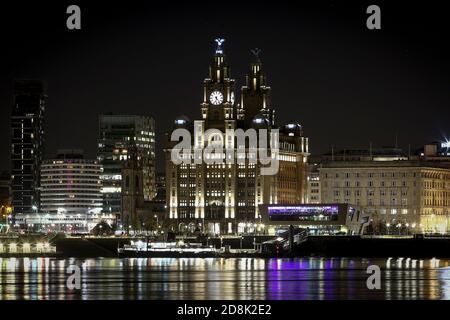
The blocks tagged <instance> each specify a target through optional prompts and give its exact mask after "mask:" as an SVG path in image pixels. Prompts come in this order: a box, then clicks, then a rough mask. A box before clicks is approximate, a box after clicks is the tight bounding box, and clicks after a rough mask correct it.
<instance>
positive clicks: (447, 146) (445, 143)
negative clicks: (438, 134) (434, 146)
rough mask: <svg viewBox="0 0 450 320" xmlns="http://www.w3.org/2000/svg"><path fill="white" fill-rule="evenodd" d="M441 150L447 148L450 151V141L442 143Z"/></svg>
mask: <svg viewBox="0 0 450 320" xmlns="http://www.w3.org/2000/svg"><path fill="white" fill-rule="evenodd" d="M441 148H447V149H450V141H446V142H442V143H441Z"/></svg>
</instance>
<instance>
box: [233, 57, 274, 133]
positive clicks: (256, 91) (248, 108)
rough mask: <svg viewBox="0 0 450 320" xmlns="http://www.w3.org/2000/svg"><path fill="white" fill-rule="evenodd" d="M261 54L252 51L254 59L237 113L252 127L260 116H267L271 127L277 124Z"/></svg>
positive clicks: (242, 90) (246, 78)
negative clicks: (252, 123) (252, 122)
mask: <svg viewBox="0 0 450 320" xmlns="http://www.w3.org/2000/svg"><path fill="white" fill-rule="evenodd" d="M260 52H261V50H260V49H254V50H252V53H253V56H254V59H253V62H252V63H251V64H250V72H249V73H248V74H247V75H246V77H245V83H246V84H245V86H242V88H241V104H240V106H239V109H238V111H237V112H238V118H239V119H240V120H245V121H244V122H245V123H246V125H247V126H251V121H252V120H253V118H254V117H255V116H256V115H258V114H262V115H264V116H266V118H267V119H268V120H269V122H270V124H271V125H274V124H275V111H274V110H273V108H272V102H271V94H270V93H271V88H270V87H269V86H268V85H267V78H266V75H265V73H264V71H263V64H262V62H261V59H260V57H259V54H260Z"/></svg>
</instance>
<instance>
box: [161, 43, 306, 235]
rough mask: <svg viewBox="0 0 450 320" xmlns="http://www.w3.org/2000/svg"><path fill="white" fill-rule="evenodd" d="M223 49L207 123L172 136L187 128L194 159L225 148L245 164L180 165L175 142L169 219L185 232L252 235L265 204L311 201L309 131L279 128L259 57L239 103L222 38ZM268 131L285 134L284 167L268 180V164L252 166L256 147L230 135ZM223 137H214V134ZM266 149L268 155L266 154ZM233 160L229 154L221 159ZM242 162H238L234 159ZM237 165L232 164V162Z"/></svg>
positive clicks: (207, 88) (206, 97)
mask: <svg viewBox="0 0 450 320" xmlns="http://www.w3.org/2000/svg"><path fill="white" fill-rule="evenodd" d="M216 42H217V44H218V45H217V49H216V51H215V54H214V59H213V62H212V64H211V66H210V69H209V76H208V77H207V78H205V79H204V81H203V90H202V92H203V99H202V102H201V104H200V115H201V118H200V119H198V120H194V121H190V120H189V118H187V117H186V116H182V117H179V118H177V119H176V120H175V122H174V127H173V130H174V131H172V132H175V130H177V129H185V130H186V131H189V132H190V133H191V136H192V140H191V142H190V150H191V151H190V152H192V153H191V154H189V155H188V157H190V158H193V157H196V155H195V150H197V149H200V150H202V149H204V148H206V147H210V146H214V145H215V144H219V145H222V146H224V147H225V148H226V149H227V150H231V151H233V155H232V156H230V157H231V159H233V160H236V159H243V158H239V155H237V154H238V153H239V152H243V151H245V157H244V158H245V160H243V161H242V163H239V161H232V163H226V161H223V163H213V164H211V163H206V161H202V162H201V163H190V164H187V163H180V164H175V163H174V162H173V161H172V158H171V152H172V151H173V150H174V148H175V146H176V144H177V142H173V141H171V134H172V132H171V133H169V134H168V135H167V144H166V149H165V154H166V188H167V191H166V197H167V206H168V215H169V219H171V220H172V221H174V223H175V224H176V226H177V229H178V230H180V231H182V232H205V233H210V234H226V233H247V232H253V231H254V230H255V227H256V224H257V223H258V222H259V221H260V220H261V215H260V213H259V207H258V205H260V204H264V203H302V202H305V201H306V161H307V157H308V155H309V153H308V152H309V151H308V148H309V146H308V138H307V137H305V136H304V134H303V128H302V126H301V125H300V124H299V123H297V122H295V121H293V122H291V123H288V124H286V125H283V126H278V125H277V124H276V121H275V110H274V108H273V106H272V101H271V87H270V86H268V83H267V79H266V75H265V73H264V68H263V64H262V62H261V60H260V58H259V50H254V51H253V54H254V60H253V62H252V63H251V65H250V70H249V73H248V75H247V76H246V82H245V85H244V86H243V87H242V88H241V95H240V99H239V101H238V102H237V101H235V80H234V79H233V78H232V77H231V74H230V68H229V65H228V63H227V60H226V56H225V54H224V50H223V47H222V44H223V39H216ZM238 129H242V130H244V131H245V130H251V129H254V130H255V131H254V132H260V131H259V130H267V131H265V132H267V133H268V135H270V134H271V133H273V132H275V130H274V129H279V154H277V155H276V154H275V153H273V149H271V147H270V146H269V147H268V151H269V154H270V155H271V157H272V159H273V160H274V161H278V164H279V168H278V170H277V172H276V173H275V174H270V175H263V174H261V168H262V167H263V165H261V163H252V162H251V161H249V157H250V155H249V154H250V150H249V147H248V144H246V145H238V143H237V139H236V137H235V136H233V135H232V134H231V135H230V134H228V133H227V130H228V132H229V131H234V130H238ZM211 131H214V132H215V133H214V134H212V135H209V136H207V133H208V132H211ZM260 149H262V148H260ZM218 156H219V157H222V158H223V157H225V155H224V154H218ZM233 157H234V158H233ZM227 159H230V158H227Z"/></svg>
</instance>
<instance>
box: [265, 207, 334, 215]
mask: <svg viewBox="0 0 450 320" xmlns="http://www.w3.org/2000/svg"><path fill="white" fill-rule="evenodd" d="M268 213H269V216H272V215H294V214H300V215H310V214H325V215H337V214H339V207H338V206H283V207H279V206H277V207H268Z"/></svg>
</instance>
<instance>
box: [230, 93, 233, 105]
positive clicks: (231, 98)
mask: <svg viewBox="0 0 450 320" xmlns="http://www.w3.org/2000/svg"><path fill="white" fill-rule="evenodd" d="M230 100H231V101H230V102H231V104H234V92H232V93H231V97H230Z"/></svg>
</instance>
